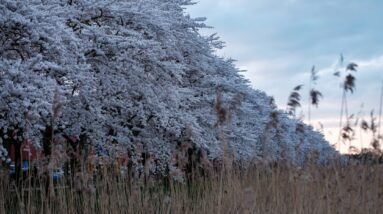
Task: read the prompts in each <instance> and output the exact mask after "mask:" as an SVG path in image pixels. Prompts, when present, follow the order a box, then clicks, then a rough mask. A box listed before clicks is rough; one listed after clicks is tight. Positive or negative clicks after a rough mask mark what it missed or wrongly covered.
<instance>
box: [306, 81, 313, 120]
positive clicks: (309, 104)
mask: <svg viewBox="0 0 383 214" xmlns="http://www.w3.org/2000/svg"><path fill="white" fill-rule="evenodd" d="M311 82H312V79H311V77H310V83H309V102H308V103H307V105H308V121H309V125H311V91H310V90H311Z"/></svg>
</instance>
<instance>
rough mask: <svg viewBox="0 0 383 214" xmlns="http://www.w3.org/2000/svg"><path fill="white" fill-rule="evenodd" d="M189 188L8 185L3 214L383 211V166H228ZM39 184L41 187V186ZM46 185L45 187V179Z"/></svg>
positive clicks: (2, 190)
mask: <svg viewBox="0 0 383 214" xmlns="http://www.w3.org/2000/svg"><path fill="white" fill-rule="evenodd" d="M208 174H209V175H205V176H194V177H193V179H190V181H185V182H184V183H179V182H174V181H171V180H170V179H164V180H161V181H158V180H157V181H155V180H153V179H146V181H145V180H144V179H143V178H137V177H136V178H134V179H132V178H131V177H130V176H122V175H120V173H113V170H108V171H106V170H105V171H104V172H103V173H101V175H98V176H97V177H90V176H89V175H87V174H86V173H84V174H82V176H79V177H77V178H75V179H74V180H72V181H67V180H66V181H61V182H59V183H56V184H55V185H54V187H52V186H51V187H50V188H46V187H45V186H44V185H41V184H37V183H36V182H38V181H36V179H35V180H34V181H32V180H30V179H28V178H27V179H25V180H24V181H23V183H22V184H21V185H20V187H16V185H15V184H14V182H13V181H10V180H9V178H8V176H7V175H6V174H3V175H2V178H1V180H0V182H1V185H0V210H1V213H52V214H61V213H63V214H64V213H65V214H70V213H85V214H87V213H89V214H91V213H92V214H93V213H100V214H102V213H108V214H115V213H310V214H315V213H382V205H383V165H382V164H380V165H379V164H360V163H355V164H352V163H351V164H347V165H344V164H333V165H328V166H318V165H315V164H307V165H305V166H303V167H295V166H289V165H288V164H283V163H280V164H274V165H273V166H270V165H267V166H260V165H258V166H254V167H250V168H249V169H247V170H238V169H236V167H233V166H231V167H224V168H222V169H220V170H216V171H212V172H210V173H208ZM33 183H35V184H33ZM39 183H43V182H41V181H39Z"/></svg>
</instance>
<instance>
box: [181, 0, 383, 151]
mask: <svg viewBox="0 0 383 214" xmlns="http://www.w3.org/2000/svg"><path fill="white" fill-rule="evenodd" d="M187 11H188V12H189V13H190V14H191V16H192V17H207V21H206V23H207V24H208V25H210V26H212V27H214V28H213V29H208V30H203V31H202V33H203V34H212V33H218V35H219V36H220V37H221V39H222V40H223V41H225V42H226V47H225V48H224V49H223V50H220V51H218V52H217V54H218V55H221V56H225V57H231V58H234V59H236V60H237V63H236V65H237V66H238V67H239V68H240V69H244V70H247V72H246V73H244V75H245V77H246V78H248V79H250V80H251V83H252V86H253V87H254V88H256V89H261V90H264V91H266V92H267V93H268V94H269V95H271V96H274V97H275V99H276V102H277V104H278V106H279V107H280V108H281V109H285V108H286V102H287V97H288V95H289V93H290V92H291V89H292V88H293V87H294V86H296V85H298V84H305V86H306V88H305V89H306V91H303V92H302V93H303V94H302V96H303V100H304V101H305V100H307V99H308V97H307V94H308V92H307V91H308V88H307V87H308V81H309V72H310V69H311V67H312V66H313V65H315V66H316V67H317V68H318V70H319V75H320V79H319V81H318V85H317V88H318V89H319V90H320V91H321V92H322V93H323V95H324V99H323V101H322V103H321V104H320V106H319V108H318V109H315V108H314V109H313V113H312V118H313V122H312V123H313V125H314V127H318V123H317V122H318V121H320V122H321V123H323V124H324V126H325V130H324V134H325V135H326V138H327V139H328V140H330V141H334V139H336V138H337V132H338V131H337V127H338V123H339V111H340V102H341V100H340V98H341V94H342V91H341V88H340V82H341V79H339V78H336V77H334V76H333V75H332V73H333V71H334V69H335V67H336V64H337V62H338V59H339V55H340V53H343V55H344V57H345V62H346V63H347V62H351V61H352V62H355V63H357V64H359V71H358V72H357V74H356V78H357V81H356V92H355V93H354V94H353V95H351V96H350V98H349V105H350V107H349V108H350V112H351V113H358V112H359V111H360V107H361V105H362V103H363V104H364V107H363V114H364V115H366V119H367V116H368V114H369V112H370V111H371V110H372V109H375V111H378V107H379V93H380V88H381V84H382V81H383V44H382V42H383V1H381V0H366V1H360V0H320V1H319V0H200V1H199V2H198V3H197V4H196V5H194V6H190V7H188V10H187ZM306 102H307V101H306ZM306 102H305V103H304V104H303V106H302V109H301V110H303V114H305V115H307V106H306V105H305V104H306ZM301 110H299V111H301ZM357 138H358V139H357V140H356V141H355V143H356V144H357V145H355V146H360V143H358V142H361V143H362V142H363V144H364V146H366V145H368V143H369V142H367V141H368V140H363V139H361V136H357ZM362 138H363V136H362ZM364 139H366V137H364ZM345 148H346V147H344V148H343V149H345Z"/></svg>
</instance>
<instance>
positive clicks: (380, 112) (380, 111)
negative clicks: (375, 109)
mask: <svg viewBox="0 0 383 214" xmlns="http://www.w3.org/2000/svg"><path fill="white" fill-rule="evenodd" d="M382 106H383V81H382V89H381V91H380V104H379V126H378V137H382V135H381V132H380V130H381V127H382V123H381V122H382ZM379 140H381V139H380V138H379Z"/></svg>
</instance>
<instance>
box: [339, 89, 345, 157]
mask: <svg viewBox="0 0 383 214" xmlns="http://www.w3.org/2000/svg"><path fill="white" fill-rule="evenodd" d="M345 97H346V91H345V90H343V95H342V103H341V105H340V119H339V135H338V141H337V144H338V150H339V151H340V138H341V135H342V125H343V121H342V120H343V109H344V99H345Z"/></svg>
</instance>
